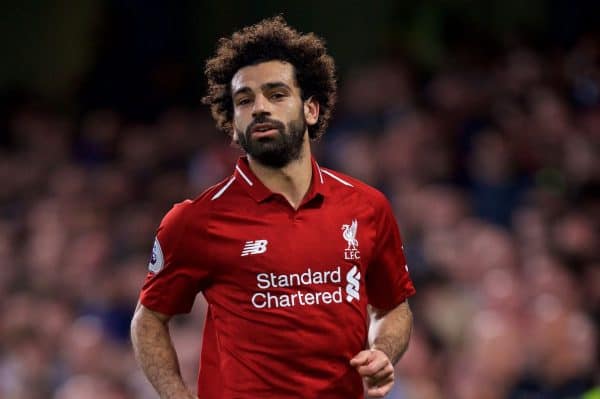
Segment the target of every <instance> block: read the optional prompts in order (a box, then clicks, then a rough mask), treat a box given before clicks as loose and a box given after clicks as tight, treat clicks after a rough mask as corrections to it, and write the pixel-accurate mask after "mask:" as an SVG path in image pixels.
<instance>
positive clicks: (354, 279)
mask: <svg viewBox="0 0 600 399" xmlns="http://www.w3.org/2000/svg"><path fill="white" fill-rule="evenodd" d="M346 280H347V281H348V285H347V286H346V300H347V301H348V302H352V300H353V299H356V300H357V301H358V300H359V299H360V293H359V292H358V290H359V288H360V271H359V270H358V268H357V267H356V266H354V267H352V269H350V271H349V272H348V273H347V274H346Z"/></svg>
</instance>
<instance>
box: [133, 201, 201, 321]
mask: <svg viewBox="0 0 600 399" xmlns="http://www.w3.org/2000/svg"><path fill="white" fill-rule="evenodd" d="M190 205H191V202H183V203H180V204H177V205H175V206H174V207H173V208H172V209H171V210H170V211H169V212H168V213H167V214H166V215H165V217H164V218H163V220H162V222H161V223H160V226H159V227H158V230H157V233H156V238H155V240H154V246H153V248H152V255H151V257H150V261H149V264H148V269H149V270H148V274H147V276H146V280H145V281H144V285H143V287H142V291H141V293H140V302H141V303H142V305H144V306H145V307H147V308H148V309H150V310H153V311H156V312H159V313H163V314H167V315H174V314H179V313H189V312H190V310H191V309H192V305H193V304H194V299H195V298H196V295H197V294H198V292H199V291H200V290H201V289H202V287H203V286H204V285H205V284H206V282H207V280H208V278H209V276H210V273H209V270H207V268H206V267H205V266H204V265H202V264H199V263H198V260H197V259H196V258H197V256H196V257H195V256H194V255H193V254H194V253H195V252H196V251H193V250H190V246H192V245H194V244H195V245H197V244H196V243H194V242H191V239H190V237H188V236H187V235H186V234H185V232H186V228H187V222H188V221H189V220H190V217H189V215H188V214H187V212H186V211H188V210H189V209H188V208H189V206H190ZM196 253H197V252H196Z"/></svg>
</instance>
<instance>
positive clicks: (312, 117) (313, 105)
mask: <svg viewBox="0 0 600 399" xmlns="http://www.w3.org/2000/svg"><path fill="white" fill-rule="evenodd" d="M304 119H305V120H306V123H307V124H308V125H310V126H312V125H314V124H316V123H317V121H318V120H319V102H318V101H317V100H316V99H315V97H314V96H311V97H309V98H308V99H307V100H305V101H304Z"/></svg>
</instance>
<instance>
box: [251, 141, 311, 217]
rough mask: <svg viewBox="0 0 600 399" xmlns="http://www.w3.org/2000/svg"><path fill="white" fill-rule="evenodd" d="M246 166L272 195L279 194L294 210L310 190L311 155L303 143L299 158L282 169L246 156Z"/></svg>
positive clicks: (307, 145) (306, 143)
mask: <svg viewBox="0 0 600 399" xmlns="http://www.w3.org/2000/svg"><path fill="white" fill-rule="evenodd" d="M248 164H249V165H250V169H251V170H252V172H253V173H254V174H255V175H256V177H258V178H259V179H260V181H261V182H262V183H263V184H264V185H265V186H266V187H267V188H268V189H269V190H271V191H273V192H274V193H278V194H281V195H283V196H284V197H285V199H286V200H287V201H288V202H289V203H290V205H291V206H292V207H293V208H294V209H298V207H299V206H300V204H301V203H302V200H303V199H304V196H305V195H306V193H307V192H308V189H309V188H310V182H311V179H312V165H311V153H310V145H309V144H308V140H305V141H304V144H303V145H302V151H301V152H300V157H299V158H298V159H296V160H294V161H292V162H290V163H289V164H287V165H285V166H284V167H282V168H272V167H269V166H265V165H263V164H261V163H260V162H258V161H257V160H256V159H254V158H252V157H251V156H250V155H248Z"/></svg>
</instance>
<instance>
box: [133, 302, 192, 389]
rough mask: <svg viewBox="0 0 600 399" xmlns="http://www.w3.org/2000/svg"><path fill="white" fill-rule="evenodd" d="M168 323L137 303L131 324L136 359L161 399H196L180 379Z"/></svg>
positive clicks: (161, 316)
mask: <svg viewBox="0 0 600 399" xmlns="http://www.w3.org/2000/svg"><path fill="white" fill-rule="evenodd" d="M169 319H170V317H169V316H167V315H164V314H161V313H157V312H153V311H151V310H150V309H148V308H146V307H144V306H143V305H141V304H139V303H138V306H137V308H136V310H135V314H134V315H133V319H132V321H131V342H132V344H133V350H134V353H135V357H136V359H137V361H138V363H139V364H140V366H141V367H142V370H143V371H144V373H145V374H146V377H148V380H149V381H150V383H151V384H152V386H154V389H156V392H158V394H159V395H160V398H161V399H176V398H177V399H197V398H196V396H194V395H193V394H192V393H191V392H190V391H189V390H188V389H187V388H186V386H185V384H184V383H183V379H182V378H181V373H180V372H179V362H178V360H177V354H176V352H175V349H174V348H173V344H172V342H171V337H170V335H169V328H168V322H169Z"/></svg>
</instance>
